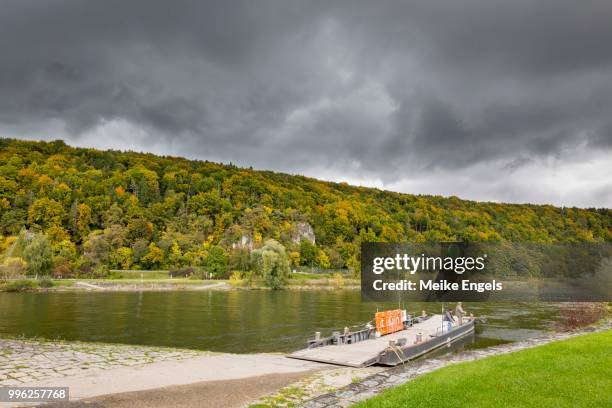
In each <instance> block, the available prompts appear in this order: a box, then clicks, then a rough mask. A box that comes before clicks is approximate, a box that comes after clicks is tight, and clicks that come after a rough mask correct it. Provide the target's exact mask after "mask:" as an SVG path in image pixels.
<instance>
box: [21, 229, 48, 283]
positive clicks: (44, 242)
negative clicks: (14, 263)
mask: <svg viewBox="0 0 612 408" xmlns="http://www.w3.org/2000/svg"><path fill="white" fill-rule="evenodd" d="M23 259H24V260H25V261H26V262H27V263H28V267H27V270H28V272H29V273H30V274H36V275H43V276H44V275H49V272H51V268H53V252H52V250H51V244H50V243H49V240H48V239H47V237H46V236H44V235H41V234H37V235H34V236H33V237H31V238H30V239H28V240H27V243H26V246H25V249H24V251H23Z"/></svg>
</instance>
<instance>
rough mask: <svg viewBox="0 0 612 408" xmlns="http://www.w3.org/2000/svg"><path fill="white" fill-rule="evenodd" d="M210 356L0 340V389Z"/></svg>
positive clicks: (179, 351) (142, 348)
mask: <svg viewBox="0 0 612 408" xmlns="http://www.w3.org/2000/svg"><path fill="white" fill-rule="evenodd" d="M204 354H210V353H206V352H202V351H197V350H183V349H172V348H163V347H147V346H129V345H120V344H97V343H81V342H64V341H45V340H29V339H0V386H19V385H27V384H28V383H30V382H33V381H38V380H44V379H48V378H54V377H67V376H72V375H77V374H84V373H89V372H92V371H95V370H108V369H112V368H118V367H128V366H135V365H142V364H147V363H153V362H158V361H168V360H183V359H187V358H191V357H195V356H200V355H204Z"/></svg>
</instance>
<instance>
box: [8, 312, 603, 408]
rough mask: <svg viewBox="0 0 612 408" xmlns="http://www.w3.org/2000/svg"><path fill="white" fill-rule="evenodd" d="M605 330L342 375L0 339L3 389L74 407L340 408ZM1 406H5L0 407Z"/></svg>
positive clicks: (326, 369) (213, 356)
mask: <svg viewBox="0 0 612 408" xmlns="http://www.w3.org/2000/svg"><path fill="white" fill-rule="evenodd" d="M610 329H612V321H610V320H608V321H607V322H606V323H603V324H601V325H599V326H596V327H589V328H583V329H580V330H576V331H572V332H563V333H550V334H548V335H545V336H540V337H538V338H534V339H531V340H527V341H521V342H516V343H510V344H505V345H498V346H495V347H490V348H486V349H478V350H471V351H464V352H461V353H458V354H449V355H446V356H443V357H433V358H429V359H423V360H420V361H417V362H411V363H409V364H406V365H404V366H399V367H395V368H392V369H385V368H383V367H368V368H347V367H340V368H339V367H335V366H329V365H325V364H318V363H311V362H305V361H300V360H292V359H288V358H285V357H284V356H283V355H282V354H274V353H270V354H261V353H259V354H240V355H238V354H228V353H213V352H204V351H198V350H184V349H175V348H167V347H148V346H129V345H119V344H98V343H84V342H66V341H46V340H37V339H21V338H16V339H3V340H0V350H2V352H1V353H0V386H68V387H70V393H71V400H78V401H87V402H91V403H99V404H101V406H105V407H106V406H109V407H124V406H125V407H128V406H130V407H137V406H148V407H156V406H159V407H163V406H168V405H169V404H170V405H174V406H185V407H189V406H198V402H199V401H202V399H205V400H210V401H219V402H220V403H219V404H215V406H227V407H239V406H244V405H245V404H248V403H253V404H254V405H255V406H262V405H263V406H268V407H269V406H273V407H277V406H279V407H280V406H292V405H297V404H305V406H309V407H317V408H320V407H337V406H346V405H347V404H348V403H351V404H352V403H356V402H358V401H362V400H364V399H366V398H369V397H372V396H374V395H376V394H379V393H380V392H382V391H384V390H385V389H387V388H389V387H392V386H396V385H399V384H403V383H405V382H407V381H410V380H412V379H414V378H417V377H419V376H421V375H423V374H425V373H428V372H431V371H434V370H438V369H439V368H442V367H445V366H447V365H452V364H455V363H457V362H463V361H472V360H480V359H483V358H485V357H489V356H494V355H499V354H507V353H513V352H516V351H519V350H523V349H527V348H534V347H537V346H541V345H543V344H547V343H551V342H556V341H559V340H565V339H568V338H573V337H576V336H581V335H584V334H586V333H592V332H596V331H598V332H600V331H604V330H610ZM608 341H609V340H608ZM170 373H171V375H169V374H170ZM237 389H238V390H240V392H239V393H237V392H236V390H237ZM243 390H244V392H243ZM321 394H324V395H321ZM198 396H199V397H198ZM173 401H174V402H173ZM171 402H172V404H171ZM221 402H222V404H221ZM139 404H140V405H139ZM5 406H10V405H8V404H4V405H2V404H0V407H5ZM59 406H67V407H70V406H73V405H71V404H63V405H59ZM59 406H58V407H59ZM94 406H95V405H94ZM383 406H384V405H383Z"/></svg>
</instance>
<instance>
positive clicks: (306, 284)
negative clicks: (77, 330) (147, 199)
mask: <svg viewBox="0 0 612 408" xmlns="http://www.w3.org/2000/svg"><path fill="white" fill-rule="evenodd" d="M29 281H34V280H32V279H30V280H29ZM15 282H21V281H15ZM53 284H54V285H53V286H50V287H42V286H38V285H32V286H29V285H23V288H7V286H6V285H5V286H0V292H13V293H24V292H143V291H151V292H154V291H235V290H245V291H246V290H271V289H270V288H268V287H266V286H263V285H258V284H256V285H253V286H249V285H246V284H245V283H243V282H234V281H228V280H189V279H182V280H181V279H164V280H160V279H155V280H146V279H145V280H132V279H130V280H122V279H117V280H112V279H70V280H68V279H58V280H53ZM359 288H360V285H359V281H357V280H354V279H346V280H344V281H342V282H338V281H336V280H334V279H330V278H322V279H295V280H290V281H289V283H288V285H287V286H286V287H285V288H283V289H281V290H300V291H301V290H338V289H346V290H358V289H359Z"/></svg>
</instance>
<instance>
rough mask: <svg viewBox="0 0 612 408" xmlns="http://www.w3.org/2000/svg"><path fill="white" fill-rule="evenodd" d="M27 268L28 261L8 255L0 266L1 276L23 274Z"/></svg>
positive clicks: (10, 276)
mask: <svg viewBox="0 0 612 408" xmlns="http://www.w3.org/2000/svg"><path fill="white" fill-rule="evenodd" d="M25 270H26V263H25V261H24V260H23V259H21V258H19V257H8V258H6V259H5V260H4V262H3V263H2V265H1V266H0V277H2V278H5V279H6V278H13V277H16V276H19V275H23V273H24V272H25Z"/></svg>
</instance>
